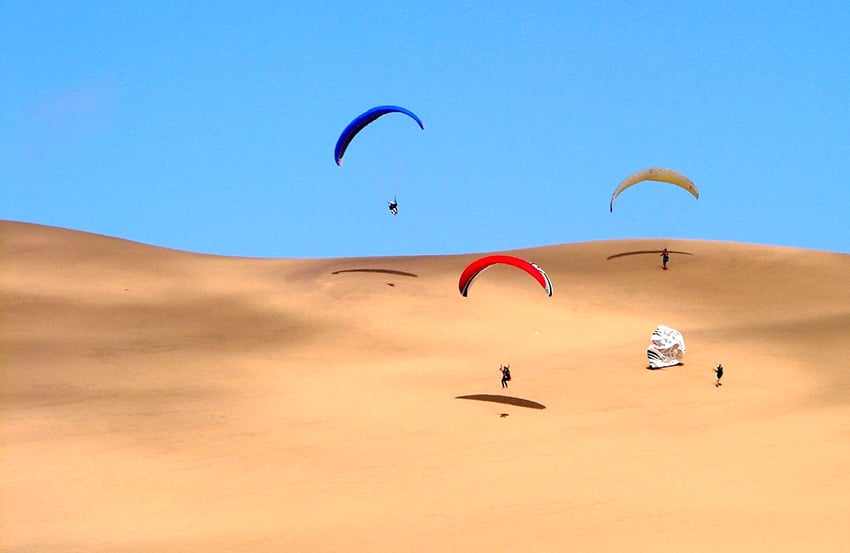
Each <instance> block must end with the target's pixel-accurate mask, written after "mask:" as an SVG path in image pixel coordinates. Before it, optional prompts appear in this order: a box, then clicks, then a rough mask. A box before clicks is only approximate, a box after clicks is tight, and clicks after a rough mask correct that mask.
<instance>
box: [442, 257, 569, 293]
mask: <svg viewBox="0 0 850 553" xmlns="http://www.w3.org/2000/svg"><path fill="white" fill-rule="evenodd" d="M497 264H505V265H511V266H513V267H516V268H518V269H522V270H523V271H525V272H526V273H528V274H529V275H531V276H532V277H534V279H535V280H537V282H538V284H540V286H542V287H543V289H544V290H546V294H548V295H550V296H551V295H552V282H551V281H550V280H549V276H548V275H547V274H546V273H545V272H544V271H543V269H541V268H540V267H539V266H538V265H537V264H536V263H532V262H531V261H526V260H525V259H520V258H518V257H513V256H511V255H488V256H485V257H482V258H481V259H477V260H475V261H473V262H472V263H470V264H469V265H468V266H467V267H466V269H464V270H463V273H461V275H460V280H459V281H458V284H457V286H458V289H459V290H460V294H461V295H462V296H464V297H466V295H467V293H468V292H469V286H470V285H471V284H472V281H473V280H475V278H476V277H477V276H478V275H480V274H481V272H482V271H484V270H486V269H489V268H490V267H492V266H493V265H497Z"/></svg>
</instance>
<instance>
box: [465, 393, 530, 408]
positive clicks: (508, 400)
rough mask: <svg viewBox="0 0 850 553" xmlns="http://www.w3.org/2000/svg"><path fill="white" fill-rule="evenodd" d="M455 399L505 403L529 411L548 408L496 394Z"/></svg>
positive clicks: (472, 395) (473, 395)
mask: <svg viewBox="0 0 850 553" xmlns="http://www.w3.org/2000/svg"><path fill="white" fill-rule="evenodd" d="M455 399H474V400H477V401H490V402H492V403H504V404H506V405H515V406H517V407H527V408H529V409H546V406H545V405H543V404H542V403H537V402H536V401H531V400H530V399H522V398H519V397H511V396H500V395H495V394H471V395H468V396H457V397H456V398H455Z"/></svg>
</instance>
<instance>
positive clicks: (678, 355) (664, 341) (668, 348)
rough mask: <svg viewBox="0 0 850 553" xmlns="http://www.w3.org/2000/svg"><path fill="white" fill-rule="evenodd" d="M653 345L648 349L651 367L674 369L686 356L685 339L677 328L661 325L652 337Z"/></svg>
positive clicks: (647, 353) (647, 354) (647, 355)
mask: <svg viewBox="0 0 850 553" xmlns="http://www.w3.org/2000/svg"><path fill="white" fill-rule="evenodd" d="M650 341H651V343H650V344H649V347H648V348H646V357H647V359H648V360H649V367H650V368H652V369H660V368H662V367H672V366H673V365H678V364H679V363H681V362H682V356H683V355H685V339H684V338H682V334H681V333H680V332H679V331H678V330H676V329H675V328H670V327H669V326H664V325H659V326H658V327H657V328H656V329H655V330H654V331H653V333H652V336H651V337H650Z"/></svg>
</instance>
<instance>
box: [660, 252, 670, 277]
mask: <svg viewBox="0 0 850 553" xmlns="http://www.w3.org/2000/svg"><path fill="white" fill-rule="evenodd" d="M668 261H670V252H668V251H667V248H664V249H663V250H661V268H662V269H664V270H665V271H666V270H667V262H668Z"/></svg>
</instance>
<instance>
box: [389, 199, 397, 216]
mask: <svg viewBox="0 0 850 553" xmlns="http://www.w3.org/2000/svg"><path fill="white" fill-rule="evenodd" d="M387 204H389V207H390V213H392V214H393V215H398V200H397V199H395V198H393V201H391V202H387Z"/></svg>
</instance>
